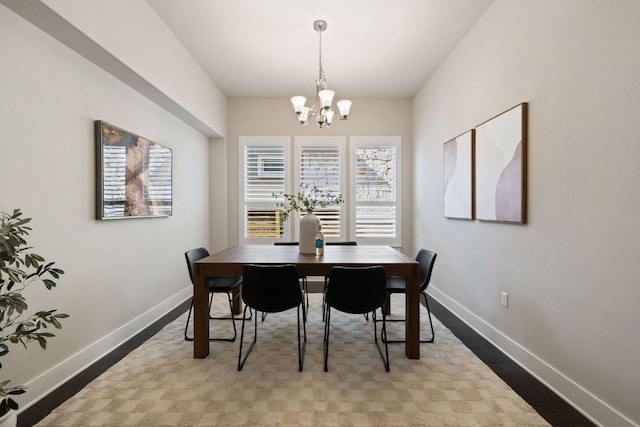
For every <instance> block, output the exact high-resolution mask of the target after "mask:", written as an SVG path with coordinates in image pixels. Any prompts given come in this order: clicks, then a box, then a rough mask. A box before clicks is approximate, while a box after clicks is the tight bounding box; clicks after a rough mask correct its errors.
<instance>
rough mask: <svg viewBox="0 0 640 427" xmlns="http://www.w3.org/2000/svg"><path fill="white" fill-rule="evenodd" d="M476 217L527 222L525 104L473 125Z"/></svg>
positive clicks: (499, 220) (520, 222) (486, 219)
mask: <svg viewBox="0 0 640 427" xmlns="http://www.w3.org/2000/svg"><path fill="white" fill-rule="evenodd" d="M475 158H476V166H475V172H476V175H475V186H476V187H475V197H476V217H477V218H478V219H479V220H483V221H498V222H507V223H516V224H526V223H527V103H526V102H525V103H522V104H519V105H516V106H515V107H513V108H511V109H509V110H507V111H505V112H504V113H501V114H499V115H498V116H496V117H494V118H492V119H490V120H488V121H486V122H484V123H482V124H480V125H479V126H477V127H476V135H475Z"/></svg>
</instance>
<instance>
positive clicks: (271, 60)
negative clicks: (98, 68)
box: [147, 0, 493, 99]
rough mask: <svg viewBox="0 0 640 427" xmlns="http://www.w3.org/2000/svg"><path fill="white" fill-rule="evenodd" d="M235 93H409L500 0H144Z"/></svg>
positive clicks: (216, 79)
mask: <svg viewBox="0 0 640 427" xmlns="http://www.w3.org/2000/svg"><path fill="white" fill-rule="evenodd" d="M147 1H148V2H149V4H150V5H151V6H152V7H153V9H155V11H156V12H157V13H158V15H159V16H160V17H161V18H162V19H163V20H164V22H165V23H166V24H167V25H168V26H169V28H170V29H171V30H172V31H173V32H174V33H175V35H176V36H177V37H178V39H180V40H181V41H182V43H183V44H184V46H185V47H186V49H187V50H188V51H189V52H191V54H192V55H193V57H194V58H195V59H196V61H198V62H199V63H200V64H201V65H202V67H203V68H204V69H205V70H206V72H207V73H208V74H209V75H210V76H211V79H212V80H213V81H214V82H215V83H216V84H217V85H218V87H219V88H220V90H221V91H222V92H223V93H224V94H225V95H226V96H227V97H229V98H282V97H287V98H288V97H291V96H293V95H304V96H307V97H309V96H311V95H312V94H313V93H314V90H315V89H314V87H315V86H314V82H315V80H316V78H317V77H318V33H317V32H316V31H314V29H313V21H315V20H316V19H324V20H325V21H327V24H328V27H327V30H326V31H325V32H324V33H323V34H322V63H323V67H324V71H325V75H326V79H327V82H328V86H329V88H330V89H332V90H334V91H335V92H336V99H342V98H411V97H413V96H414V95H415V94H416V93H417V91H418V90H419V89H420V87H421V86H422V85H423V84H424V83H425V82H426V80H427V79H428V78H429V76H430V75H431V73H433V71H434V70H435V69H436V68H437V67H438V66H439V65H440V64H441V63H442V61H443V60H444V59H445V58H446V57H447V55H448V54H449V53H450V52H451V51H452V50H453V49H454V48H455V46H456V45H457V44H458V42H459V41H460V40H461V39H462V37H464V35H465V34H466V33H467V32H468V31H469V29H470V28H471V27H472V26H473V25H474V24H475V22H476V21H477V20H478V19H479V18H480V16H481V15H482V14H483V13H484V12H485V10H486V9H487V8H488V7H489V5H490V4H491V3H492V2H493V0H393V1H391V0H319V1H318V0H313V1H312V0H179V1H177V0H147Z"/></svg>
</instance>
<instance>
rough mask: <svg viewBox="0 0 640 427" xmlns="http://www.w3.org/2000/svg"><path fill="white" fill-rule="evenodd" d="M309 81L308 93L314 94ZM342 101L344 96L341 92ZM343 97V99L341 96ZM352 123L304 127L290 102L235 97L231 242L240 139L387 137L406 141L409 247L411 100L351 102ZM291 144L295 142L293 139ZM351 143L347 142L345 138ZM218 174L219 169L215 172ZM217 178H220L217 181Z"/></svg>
mask: <svg viewBox="0 0 640 427" xmlns="http://www.w3.org/2000/svg"><path fill="white" fill-rule="evenodd" d="M312 83H313V82H311V84H310V85H309V86H310V90H313V84H312ZM336 96H337V97H340V96H341V94H337V95H336ZM338 99H340V98H338ZM352 101H353V105H352V107H351V113H350V116H349V120H346V121H344V120H342V121H341V120H336V121H335V122H334V124H333V125H331V127H330V128H329V129H327V128H323V129H320V128H318V127H317V126H315V125H313V124H309V125H307V126H300V125H299V124H298V121H297V118H296V116H295V113H294V112H293V107H292V106H291V102H290V101H289V100H288V99H233V100H230V101H229V108H228V117H229V124H228V126H227V128H228V130H229V138H228V141H227V143H228V145H227V153H226V154H227V159H228V165H229V169H228V172H229V173H228V195H229V199H228V200H229V206H228V209H229V210H228V212H229V228H228V230H229V234H228V240H229V243H230V244H237V243H238V236H239V224H238V220H239V218H240V214H239V212H238V208H239V201H238V197H237V195H238V194H239V191H238V178H239V176H238V174H239V173H238V138H239V137H240V136H283V135H285V136H291V137H294V136H314V135H323V136H346V137H351V136H389V135H399V136H400V137H401V138H402V164H403V167H402V171H401V174H402V193H403V194H402V200H403V202H404V203H403V210H402V223H403V224H404V226H403V228H402V247H403V249H404V248H407V247H410V245H411V240H412V234H411V227H410V223H411V215H412V210H411V208H410V206H411V188H412V185H411V181H410V180H411V174H410V165H411V141H412V139H411V138H412V137H411V101H410V100H408V99H353V100H352ZM292 140H293V138H292ZM347 142H348V138H347ZM212 173H216V171H212ZM214 180H216V178H214Z"/></svg>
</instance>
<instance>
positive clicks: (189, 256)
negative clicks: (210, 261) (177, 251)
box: [184, 248, 209, 283]
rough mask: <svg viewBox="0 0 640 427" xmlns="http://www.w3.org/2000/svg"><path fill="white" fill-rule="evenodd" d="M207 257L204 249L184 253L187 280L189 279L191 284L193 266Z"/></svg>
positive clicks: (207, 253)
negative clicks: (187, 269) (187, 270)
mask: <svg viewBox="0 0 640 427" xmlns="http://www.w3.org/2000/svg"><path fill="white" fill-rule="evenodd" d="M208 256H209V251H208V250H207V249H205V248H198V249H191V250H190V251H187V252H185V253H184V257H185V258H186V260H187V267H189V278H190V279H191V283H193V264H194V263H195V262H196V261H198V260H200V259H202V258H204V257H208Z"/></svg>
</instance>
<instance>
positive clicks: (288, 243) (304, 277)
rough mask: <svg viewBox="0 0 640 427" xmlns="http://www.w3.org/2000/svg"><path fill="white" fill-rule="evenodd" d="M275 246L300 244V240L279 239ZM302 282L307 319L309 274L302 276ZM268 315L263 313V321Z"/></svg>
mask: <svg viewBox="0 0 640 427" xmlns="http://www.w3.org/2000/svg"><path fill="white" fill-rule="evenodd" d="M273 244H274V246H300V242H284V241H278V242H273ZM300 284H301V285H302V290H303V291H304V294H305V304H306V305H307V306H306V310H305V312H304V313H305V321H306V320H307V319H306V315H307V313H308V312H309V289H308V286H307V276H300ZM265 317H267V314H266V313H262V321H264V318H265Z"/></svg>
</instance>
